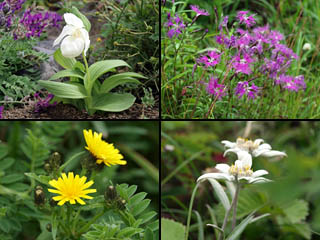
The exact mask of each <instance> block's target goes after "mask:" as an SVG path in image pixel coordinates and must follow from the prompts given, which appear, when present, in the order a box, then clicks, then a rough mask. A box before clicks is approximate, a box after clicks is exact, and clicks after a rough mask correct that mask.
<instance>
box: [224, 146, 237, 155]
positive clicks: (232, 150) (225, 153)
mask: <svg viewBox="0 0 320 240" xmlns="http://www.w3.org/2000/svg"><path fill="white" fill-rule="evenodd" d="M239 151H241V149H240V148H237V147H236V148H230V149H228V150H226V151H225V152H224V154H223V156H224V157H225V156H226V155H227V153H229V152H233V153H237V152H239Z"/></svg>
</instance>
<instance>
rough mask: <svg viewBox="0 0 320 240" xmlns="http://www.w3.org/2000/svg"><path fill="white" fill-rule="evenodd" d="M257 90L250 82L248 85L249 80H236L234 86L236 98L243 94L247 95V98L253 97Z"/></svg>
mask: <svg viewBox="0 0 320 240" xmlns="http://www.w3.org/2000/svg"><path fill="white" fill-rule="evenodd" d="M258 92H259V88H258V87H257V86H256V85H254V83H252V85H251V86H250V85H249V82H247V81H244V82H238V85H237V87H236V88H235V94H236V95H238V98H242V96H243V95H245V94H246V95H247V96H248V98H249V99H255V97H256V96H257V94H258Z"/></svg>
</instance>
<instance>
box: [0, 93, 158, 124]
mask: <svg viewBox="0 0 320 240" xmlns="http://www.w3.org/2000/svg"><path fill="white" fill-rule="evenodd" d="M137 101H139V100H137ZM158 103H159V101H158V99H155V105H154V106H153V107H152V108H151V107H147V108H146V107H145V108H144V107H143V104H141V103H138V102H136V103H134V104H133V105H132V107H131V108H129V109H127V110H125V111H122V112H102V111H98V112H96V113H95V114H94V115H92V116H90V115H89V114H88V113H87V112H86V111H85V110H83V111H80V110H78V109H77V108H76V107H74V106H73V105H70V104H62V103H58V104H57V105H55V106H51V107H48V108H47V109H45V110H44V111H42V112H40V113H36V112H35V111H34V109H35V105H36V101H35V100H34V99H33V97H28V98H26V99H25V102H24V104H20V106H19V105H15V106H14V107H13V106H12V107H11V108H9V109H5V110H4V111H3V114H2V119H66V120H67V119H159V106H158V105H159V104H158Z"/></svg>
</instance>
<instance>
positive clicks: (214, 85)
mask: <svg viewBox="0 0 320 240" xmlns="http://www.w3.org/2000/svg"><path fill="white" fill-rule="evenodd" d="M218 81H219V79H218V78H214V77H211V78H210V80H209V83H208V84H207V89H206V90H207V92H208V93H209V94H211V95H214V96H216V97H218V99H219V100H220V99H221V98H222V97H224V96H225V95H226V94H227V93H226V87H225V85H223V84H218Z"/></svg>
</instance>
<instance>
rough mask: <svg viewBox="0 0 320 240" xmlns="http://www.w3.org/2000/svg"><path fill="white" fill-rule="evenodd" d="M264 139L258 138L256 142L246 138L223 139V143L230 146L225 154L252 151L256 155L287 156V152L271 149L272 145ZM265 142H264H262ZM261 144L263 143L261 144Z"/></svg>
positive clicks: (227, 146)
mask: <svg viewBox="0 0 320 240" xmlns="http://www.w3.org/2000/svg"><path fill="white" fill-rule="evenodd" d="M263 142H264V140H263V139H256V140H255V141H254V142H253V141H251V140H248V139H244V138H240V137H239V138H237V141H236V142H229V141H226V140H224V141H222V142H221V143H222V144H223V145H224V146H225V147H226V148H229V149H228V150H226V151H225V152H224V155H223V156H225V155H226V154H227V153H228V152H234V153H238V152H240V151H246V152H248V153H251V154H252V155H253V156H254V157H258V156H263V157H286V156H287V154H285V153H284V152H280V151H275V150H271V146H270V145H269V144H267V143H263ZM261 143H263V144H261ZM260 144H261V145H260Z"/></svg>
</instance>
